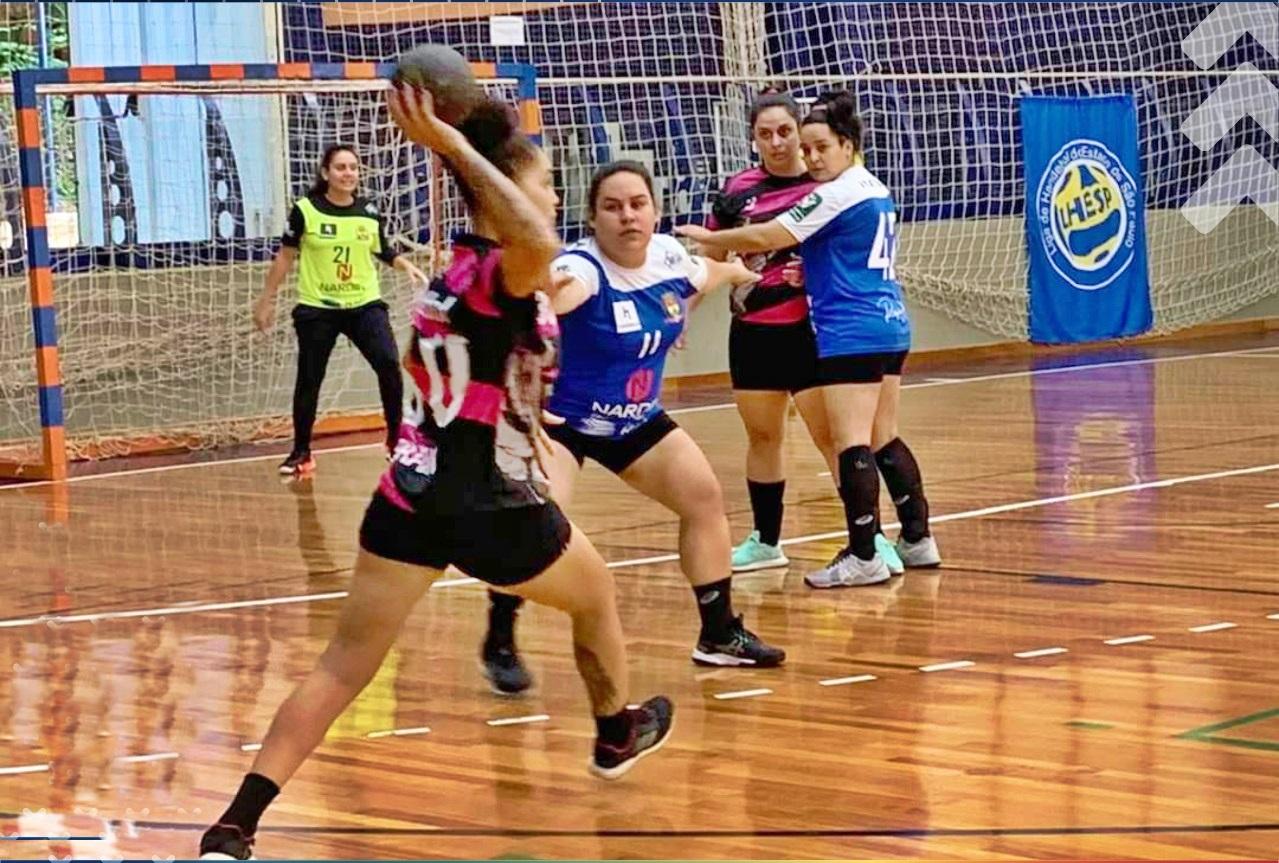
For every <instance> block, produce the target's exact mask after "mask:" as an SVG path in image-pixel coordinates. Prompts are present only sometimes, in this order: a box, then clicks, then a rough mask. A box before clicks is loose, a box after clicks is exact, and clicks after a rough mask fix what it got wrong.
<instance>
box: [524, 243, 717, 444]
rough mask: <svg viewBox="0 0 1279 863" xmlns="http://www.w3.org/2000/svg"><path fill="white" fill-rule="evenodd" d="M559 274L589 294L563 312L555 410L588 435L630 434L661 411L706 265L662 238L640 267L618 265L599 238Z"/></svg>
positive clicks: (578, 250)
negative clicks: (667, 373) (669, 361)
mask: <svg viewBox="0 0 1279 863" xmlns="http://www.w3.org/2000/svg"><path fill="white" fill-rule="evenodd" d="M552 270H553V271H554V272H555V273H556V274H561V275H569V276H573V277H574V278H576V279H578V280H579V281H581V282H582V284H584V285H585V286H586V288H587V290H588V291H589V292H590V297H589V299H587V300H586V302H584V303H583V304H582V305H580V306H578V307H577V308H576V309H573V310H572V311H569V312H566V313H563V314H561V315H560V374H559V378H558V379H557V380H556V382H555V389H554V390H553V391H552V393H551V400H550V405H549V409H550V411H551V413H553V414H555V415H557V416H560V417H563V418H564V420H565V421H566V422H567V423H568V425H569V426H570V427H571V428H573V429H576V430H577V431H579V432H581V433H582V434H588V435H592V436H594V437H607V438H621V437H625V436H626V435H628V434H630V433H631V432H633V431H634V430H635V429H637V428H639V427H640V426H641V425H643V424H644V423H645V422H647V421H648V420H650V419H652V418H653V416H654V415H655V414H656V413H657V412H658V411H660V410H661V409H662V402H661V392H662V371H663V368H664V366H665V365H666V354H667V352H669V351H670V349H671V346H672V345H674V344H675V341H676V340H677V339H678V338H679V336H680V333H681V332H683V330H684V317H685V315H686V314H687V311H688V298H689V297H690V296H692V295H693V294H695V293H697V290H698V289H699V288H700V287H701V285H702V283H703V282H705V280H706V266H705V264H704V263H703V262H702V261H700V260H698V259H695V258H692V257H691V256H690V255H689V254H688V252H687V251H686V250H685V249H684V247H683V246H681V245H680V243H679V241H678V240H676V239H675V238H673V237H668V236H665V235H662V234H658V235H656V236H654V237H653V238H652V240H650V241H649V247H648V252H647V258H646V260H645V262H644V265H643V266H642V267H639V268H638V269H628V268H625V267H619V266H618V265H617V264H614V263H612V262H611V261H609V260H608V259H607V258H606V257H605V256H604V255H603V253H602V252H600V250H599V247H598V246H597V245H596V244H595V241H594V240H593V239H592V240H586V241H584V242H581V243H578V244H576V245H574V246H572V247H570V248H569V249H568V250H567V251H565V252H564V253H563V254H561V255H560V256H559V257H558V258H556V259H555V263H554V264H553V265H552Z"/></svg>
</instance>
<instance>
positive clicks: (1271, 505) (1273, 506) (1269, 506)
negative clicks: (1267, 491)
mask: <svg viewBox="0 0 1279 863" xmlns="http://www.w3.org/2000/svg"><path fill="white" fill-rule="evenodd" d="M1266 509H1279V501H1276V502H1275V503H1268V504H1266Z"/></svg>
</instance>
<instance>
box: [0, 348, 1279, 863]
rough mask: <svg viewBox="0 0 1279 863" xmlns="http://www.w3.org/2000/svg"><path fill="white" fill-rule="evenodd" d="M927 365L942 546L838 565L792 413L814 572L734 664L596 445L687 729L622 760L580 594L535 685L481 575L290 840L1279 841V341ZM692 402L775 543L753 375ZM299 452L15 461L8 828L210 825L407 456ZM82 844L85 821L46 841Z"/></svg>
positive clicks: (128, 844)
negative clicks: (588, 670)
mask: <svg viewBox="0 0 1279 863" xmlns="http://www.w3.org/2000/svg"><path fill="white" fill-rule="evenodd" d="M1067 365H1072V366H1073V367H1070V368H1066V367H1064V366H1067ZM908 384H909V387H910V388H909V389H908V390H907V391H906V393H905V396H904V407H903V428H904V431H905V436H906V438H907V439H908V440H909V442H910V443H911V445H912V446H913V448H914V449H915V451H916V453H917V454H918V456H919V458H920V461H921V462H922V464H923V466H924V469H925V472H926V479H927V487H928V491H929V497H930V500H931V504H932V510H933V513H934V516H935V517H936V520H935V523H934V526H935V533H936V535H937V537H938V540H939V542H940V545H941V548H942V552H943V554H944V556H945V559H946V562H945V566H944V567H943V568H942V569H941V570H940V571H938V572H933V573H928V572H912V573H910V574H908V575H906V576H905V577H904V578H899V579H894V580H893V581H892V582H891V583H889V584H888V585H885V586H878V587H871V588H859V589H852V590H844V591H828V592H814V591H811V590H808V589H807V588H806V587H805V586H804V585H803V582H802V579H801V575H802V573H803V571H804V570H805V568H807V567H813V566H817V565H820V564H821V563H824V562H825V560H826V559H827V558H828V557H829V556H830V555H831V554H832V553H833V552H834V551H835V550H836V548H837V547H838V546H839V544H840V539H839V537H838V532H839V531H840V529H841V526H842V517H841V514H840V510H839V507H838V506H837V499H836V497H835V494H834V491H833V488H832V485H831V482H830V479H829V477H827V476H824V475H822V473H821V472H822V471H823V466H822V465H821V463H820V459H819V458H818V456H817V454H816V452H815V451H814V450H813V448H812V446H811V444H810V443H809V442H808V441H807V439H806V438H805V436H804V433H803V431H802V426H801V425H800V423H799V422H798V420H796V419H792V421H791V427H790V431H791V436H790V439H789V442H788V444H787V454H788V460H789V466H790V477H791V480H790V485H789V486H788V492H787V510H786V524H785V534H784V535H785V536H786V537H787V538H789V542H790V544H789V545H788V547H787V552H788V554H789V555H790V557H791V559H792V565H791V568H790V570H789V571H779V572H772V573H762V574H756V575H749V576H742V577H739V578H738V579H737V581H736V587H735V594H736V597H737V603H738V605H739V608H740V609H741V610H743V611H745V613H746V618H747V622H748V625H750V626H752V627H753V628H755V629H757V630H758V631H759V632H761V633H763V634H765V635H766V636H767V637H768V638H769V639H771V640H774V641H776V642H777V643H779V644H782V645H784V646H785V647H787V648H788V650H789V652H790V661H789V662H788V664H787V665H786V667H785V668H784V669H782V670H779V671H741V670H713V671H709V672H708V671H705V670H702V669H697V668H695V667H694V666H693V665H692V664H691V663H690V662H689V658H688V654H689V651H690V649H691V647H692V641H693V639H694V637H695V635H696V632H695V629H696V627H695V623H694V621H695V611H694V608H693V605H692V601H691V596H690V593H689V591H688V589H687V587H686V585H685V583H684V581H683V579H682V578H681V577H680V575H679V573H678V570H677V565H676V564H675V563H674V562H673V561H672V558H673V555H672V554H671V552H672V550H673V549H674V547H675V542H676V524H675V522H674V521H673V519H672V518H671V517H670V516H669V515H668V514H667V513H666V512H665V511H663V510H662V509H660V508H659V507H658V506H657V505H655V504H652V503H650V502H648V501H646V500H644V499H642V498H640V497H638V496H637V495H636V494H634V493H632V492H630V491H629V490H628V489H626V488H625V487H624V486H623V485H621V484H620V483H619V482H618V481H617V480H616V479H614V478H613V477H611V476H610V475H608V474H606V473H604V472H603V471H602V470H600V469H598V468H593V467H592V468H588V469H587V471H586V473H585V474H584V476H583V479H582V483H581V485H580V486H579V490H578V495H577V500H576V502H575V505H574V507H573V510H572V514H573V516H574V517H575V518H576V520H577V521H578V522H579V523H580V524H581V525H582V526H583V527H584V528H585V529H586V531H587V532H588V533H589V534H590V536H591V537H592V538H593V539H594V540H595V542H596V543H597V544H598V546H599V547H600V548H601V550H602V551H603V553H604V555H605V557H606V558H607V559H608V560H610V561H612V562H613V563H614V565H615V569H614V571H615V574H616V576H617V580H618V588H619V594H620V599H621V603H622V613H623V619H624V622H625V624H626V626H627V634H628V638H629V643H630V646H631V651H632V652H631V658H632V666H631V667H632V678H631V679H632V691H633V692H634V693H636V694H637V695H638V694H646V693H652V692H656V691H662V692H666V693H668V694H670V695H671V696H672V697H673V698H674V699H675V700H676V702H677V708H678V714H677V717H678V720H677V728H676V732H675V736H674V738H673V740H672V742H671V744H670V745H669V746H668V747H667V748H666V750H665V751H664V752H663V753H661V754H659V755H657V756H655V757H654V758H652V759H651V760H647V761H645V762H644V763H643V764H642V765H641V766H640V767H638V768H637V769H636V770H635V771H634V772H633V773H632V774H631V775H630V776H628V777H627V778H626V779H625V780H624V781H622V782H620V783H615V784H604V783H601V782H599V781H597V780H594V779H592V778H590V777H589V776H588V775H587V773H586V771H585V760H586V757H587V752H588V746H589V742H590V739H591V728H590V727H589V725H588V720H587V718H586V714H585V698H584V694H583V692H582V690H581V688H580V686H579V683H578V681H577V680H576V678H575V676H574V672H573V668H572V662H571V652H570V650H569V640H568V632H567V629H566V626H565V620H564V619H562V618H561V617H559V616H558V615H557V614H555V613H553V612H549V611H543V610H531V611H529V612H528V613H526V614H525V615H523V618H522V621H521V635H522V641H523V644H524V646H525V650H526V654H527V658H528V661H529V664H530V666H531V668H532V670H533V671H534V673H535V674H536V676H537V681H538V686H537V689H536V691H535V693H534V694H532V695H531V696H530V697H527V698H524V699H520V700H499V699H497V698H496V697H494V696H492V695H491V694H490V693H489V692H488V689H487V687H486V686H485V685H484V684H483V683H482V681H481V680H480V677H479V675H478V673H477V668H476V653H477V648H478V639H479V637H480V633H481V631H482V624H483V614H484V608H485V603H484V597H483V592H482V590H480V589H478V588H477V587H476V586H475V585H474V584H469V583H459V581H458V580H451V581H445V582H443V583H441V584H440V585H438V586H437V588H436V589H434V590H432V591H431V592H430V593H429V594H428V597H427V598H426V599H425V600H424V601H423V602H422V603H421V606H420V607H419V608H418V609H417V610H416V611H415V613H414V614H413V616H412V618H411V619H410V622H409V625H408V628H407V630H406V632H405V634H404V637H403V638H402V639H401V641H400V643H399V646H398V648H397V649H396V650H395V651H394V652H393V654H392V655H391V656H390V657H389V658H388V660H387V663H386V665H385V666H384V668H383V669H382V672H381V673H380V674H379V676H378V678H377V679H376V680H375V682H374V684H373V685H372V686H371V687H370V688H369V690H368V691H367V692H366V693H365V694H364V695H363V696H362V697H361V698H360V699H359V700H358V701H357V702H356V704H355V705H353V707H352V708H351V710H350V711H349V712H348V713H347V714H346V715H344V717H343V718H342V719H341V720H340V721H339V723H338V724H337V726H336V727H335V728H334V729H333V732H332V734H331V736H330V738H329V739H328V740H327V741H326V743H325V744H324V745H323V747H322V748H321V750H320V751H319V753H318V754H317V756H316V757H315V758H314V759H313V760H312V761H311V762H309V763H308V764H307V765H306V766H305V767H304V768H303V770H302V771H301V773H300V774H299V775H298V777H297V779H296V780H295V781H294V783H292V784H291V785H289V786H288V788H287V789H286V791H285V793H284V795H283V796H282V798H281V799H280V800H279V802H278V804H277V806H276V807H275V808H273V809H272V811H271V812H270V813H268V815H267V818H266V820H265V822H264V825H263V830H262V832H261V833H260V834H259V843H258V853H259V855H260V856H263V857H276V858H285V857H295V858H296V857H346V858H380V857H437V856H439V857H478V858H493V857H499V856H506V857H514V858H547V857H574V858H618V857H624V858H761V857H763V858H783V857H792V858H817V857H841V858H933V859H979V858H980V859H1006V860H1015V859H1025V858H1041V859H1042V858H1049V859H1051V858H1057V859H1061V858H1072V857H1074V858H1083V857H1092V858H1096V857H1102V856H1106V857H1112V858H1114V857H1122V858H1127V859H1138V858H1145V859H1155V858H1158V859H1203V858H1206V857H1213V858H1233V859H1244V858H1251V859H1261V858H1270V859H1274V858H1275V856H1276V849H1277V848H1279V428H1276V422H1277V420H1279V334H1273V333H1272V334H1270V335H1269V336H1248V337H1242V336H1241V337H1235V338H1231V339H1216V340H1199V341H1185V342H1179V343H1169V344H1161V345H1159V346H1157V347H1144V348H1129V349H1124V350H1121V351H1110V352H1104V353H1094V354H1081V355H1065V354H1055V355H1053V356H1052V357H1051V358H1050V359H1042V360H1037V361H1034V362H1028V361H1025V360H1017V361H1011V360H1009V361H1001V362H1000V361H987V362H973V363H969V364H966V365H962V366H952V367H948V368H934V369H923V370H920V371H917V372H914V373H910V374H909V375H908ZM678 396H679V397H678V398H675V399H672V400H671V402H672V403H671V405H670V406H672V407H676V406H679V405H682V406H683V407H684V408H685V410H682V411H681V412H679V413H678V414H677V415H676V418H677V419H678V420H679V422H680V423H681V424H682V425H684V426H685V427H686V428H687V429H688V430H689V432H690V433H691V434H692V435H693V436H694V437H695V438H696V439H697V440H698V441H699V442H700V443H701V444H702V445H703V447H704V448H705V449H706V451H707V453H708V455H709V457H710V459H711V461H712V463H713V464H714V466H715V469H716V470H717V472H718V473H719V475H720V477H721V479H722V481H723V484H724V491H725V496H726V499H727V501H728V506H729V509H730V520H731V521H732V525H733V533H734V536H735V537H736V538H740V537H741V536H742V535H743V534H744V533H745V532H746V531H747V530H748V529H749V524H750V516H749V509H748V505H747V500H746V493H745V487H744V480H743V467H742V462H743V452H744V445H745V444H744V435H743V432H742V430H741V427H740V425H739V423H738V420H737V417H736V414H735V412H734V411H733V410H732V409H731V408H728V407H726V402H727V393H725V392H723V391H693V392H686V393H680V394H678ZM690 407H691V408H693V409H692V410H687V408H690ZM277 459H278V455H274V454H271V453H266V454H262V453H261V452H260V453H259V455H258V456H256V457H254V458H249V459H240V460H234V461H222V462H218V463H208V464H199V465H181V466H176V467H172V468H167V469H163V470H152V471H148V472H127V473H116V474H105V475H99V476H95V477H92V478H85V479H82V480H78V481H75V482H72V483H71V484H70V485H69V486H66V487H64V488H63V489H62V492H63V493H64V495H65V497H63V498H60V497H59V492H58V490H56V489H55V488H54V487H52V486H47V485H46V486H27V487H18V488H14V487H7V488H3V489H0V547H2V548H3V565H2V566H0V578H2V579H3V596H4V603H3V609H2V611H0V618H3V619H2V620H0V660H2V661H0V828H2V829H0V833H2V834H3V835H2V836H0V857H5V858H9V857H26V858H32V859H36V858H39V859H44V858H47V857H49V856H50V855H51V854H52V855H61V856H66V855H70V854H76V855H78V856H92V857H99V858H100V857H108V856H120V855H123V856H128V857H139V856H142V857H149V856H150V855H152V854H158V855H170V854H173V855H177V856H179V857H183V856H190V855H191V854H192V853H193V852H194V849H195V842H196V840H197V837H198V833H199V829H200V828H201V827H202V826H203V825H205V824H206V823H207V822H208V821H209V820H210V818H212V817H214V816H216V815H217V814H218V813H219V812H220V811H221V808H222V806H223V805H224V804H225V801H226V798H227V795H228V793H229V792H230V791H231V790H233V788H234V786H235V784H236V782H237V781H238V778H239V776H240V774H241V773H242V772H243V770H244V769H245V768H246V767H247V766H248V763H249V760H250V758H251V752H249V751H246V750H247V749H251V748H252V746H253V744H254V743H256V742H257V741H259V740H260V739H261V735H262V734H263V732H264V730H265V728H266V725H267V723H268V721H269V720H270V717H271V715H272V712H273V711H274V709H275V707H276V705H277V704H278V702H279V701H280V700H281V699H282V698H283V697H284V695H285V694H286V692H287V691H288V689H289V687H290V685H291V683H292V682H293V681H295V680H297V679H298V678H299V676H301V675H303V674H304V673H305V672H306V671H307V669H308V668H309V667H310V666H311V664H312V662H313V660H314V658H315V657H316V655H317V654H318V652H319V651H320V650H321V648H322V647H323V645H324V643H325V641H326V638H327V636H328V635H329V633H330V631H331V630H332V627H333V623H334V619H335V615H336V613H337V611H338V609H339V607H340V604H341V595H342V593H341V592H342V591H343V589H344V588H345V587H346V585H347V581H348V578H349V566H350V564H351V561H352V557H353V553H354V548H355V540H356V526H357V524H358V519H359V516H360V514H361V512H362V508H363V507H364V505H365V502H366V500H367V498H368V495H369V492H370V489H371V488H372V486H373V483H374V479H375V477H376V475H377V474H378V472H379V470H380V467H381V465H380V459H379V454H378V451H377V449H376V448H375V447H373V446H357V447H347V448H343V449H339V450H334V451H331V452H328V453H322V454H321V455H320V457H319V464H320V468H319V473H318V475H317V476H316V477H315V479H314V480H313V481H311V482H309V483H304V484H294V485H282V484H281V483H280V482H279V481H278V480H277V478H276V477H275V476H274V468H275V461H276V460H277ZM61 507H65V513H66V517H65V518H60V517H59V509H60V508H61ZM886 511H887V512H891V510H886ZM925 668H929V669H933V670H922V669H925ZM752 691H754V693H753V694H752ZM727 696H739V697H727ZM538 717H541V718H540V719H538ZM530 718H532V719H530ZM502 719H527V720H529V721H524V722H517V723H512V724H500V723H499V724H494V720H502ZM428 728H429V731H426V730H425V729H428ZM392 732H400V733H398V734H397V733H392ZM24 810H25V814H24ZM55 834H59V835H67V834H69V835H71V836H73V837H80V838H73V839H66V838H62V839H55V840H52V841H51V840H46V839H33V838H29V837H40V836H50V835H55Z"/></svg>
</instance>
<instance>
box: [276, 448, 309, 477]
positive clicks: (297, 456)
mask: <svg viewBox="0 0 1279 863" xmlns="http://www.w3.org/2000/svg"><path fill="white" fill-rule="evenodd" d="M314 472H315V456H313V455H311V453H309V452H291V453H289V457H288V458H286V459H285V460H284V461H282V462H280V476H301V475H302V474H305V473H314Z"/></svg>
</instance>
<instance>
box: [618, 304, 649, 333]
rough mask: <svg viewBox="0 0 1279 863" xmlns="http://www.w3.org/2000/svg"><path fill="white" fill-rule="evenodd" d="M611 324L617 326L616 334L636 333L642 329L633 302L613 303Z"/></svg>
mask: <svg viewBox="0 0 1279 863" xmlns="http://www.w3.org/2000/svg"><path fill="white" fill-rule="evenodd" d="M613 323H614V324H615V325H616V326H617V332H618V333H638V332H639V331H640V330H642V329H643V328H644V325H643V324H642V323H641V322H640V316H639V309H637V308H635V301H634V300H616V301H614V303H613Z"/></svg>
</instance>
